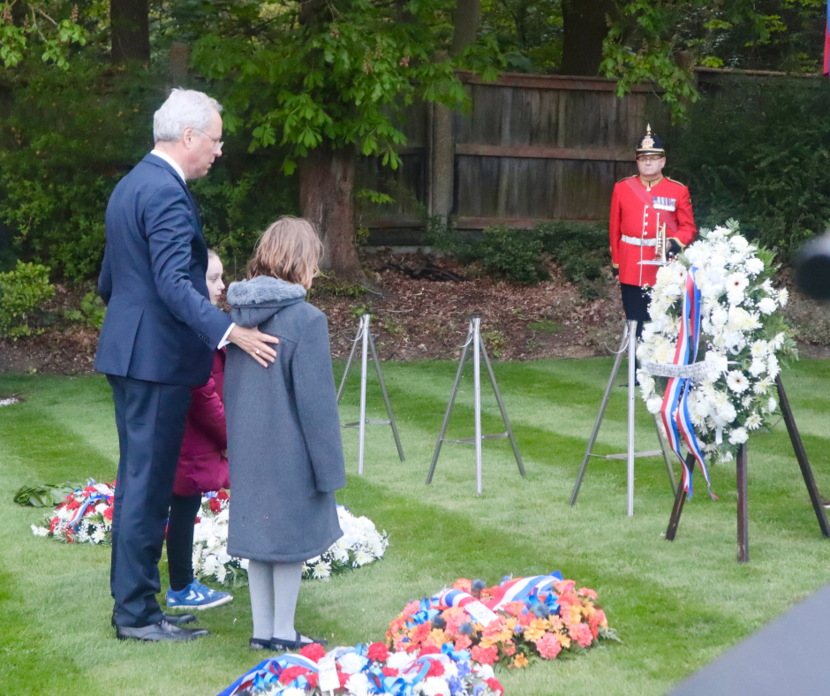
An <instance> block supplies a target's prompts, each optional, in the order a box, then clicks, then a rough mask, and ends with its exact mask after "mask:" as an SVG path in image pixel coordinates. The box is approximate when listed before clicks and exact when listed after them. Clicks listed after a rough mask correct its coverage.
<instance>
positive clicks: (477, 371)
mask: <svg viewBox="0 0 830 696" xmlns="http://www.w3.org/2000/svg"><path fill="white" fill-rule="evenodd" d="M470 344H472V346H473V385H474V386H473V391H474V409H475V436H474V437H465V438H463V439H461V440H448V439H446V438H445V437H444V436H445V435H446V434H447V425H448V424H449V422H450V414H451V413H452V407H453V405H454V404H455V397H456V395H457V394H458V385H459V383H460V382H461V373H462V372H463V371H464V363H465V362H466V360H467V352H468V351H469V349H470ZM462 348H463V350H462V352H461V360H460V362H459V364H458V372H457V373H456V375H455V383H454V384H453V385H452V393H451V394H450V401H449V403H448V404H447V412H446V414H444V423H443V425H442V426H441V434H440V435H438V442H436V443H435V452H434V453H433V455H432V464H431V465H430V467H429V474H427V485H429V484H430V483H432V476H433V474H434V473H435V467H436V466H437V464H438V455H439V454H440V453H441V445H442V444H443V443H444V442H450V443H454V444H457V445H475V447H476V495H481V491H482V484H481V443H482V441H483V440H497V439H503V438H509V439H510V444H511V445H512V446H513V455H514V456H515V458H516V464H518V466H519V473H520V474H521V475H522V478H524V477H525V467H524V464H523V463H522V457H521V455H520V454H519V447H518V445H517V444H516V438H515V437H513V429H512V428H511V427H510V420H509V419H508V417H507V410H506V409H505V407H504V402H503V401H502V399H501V393H500V392H499V387H498V385H497V384H496V376H495V374H493V366H492V365H491V364H490V358H489V357H488V355H487V349H486V348H485V347H484V341H482V340H481V319H480V318H479V317H473V318H472V319H470V327H469V329H468V331H467V340H466V341H465V342H464V345H463V346H462ZM482 357H483V358H484V364H485V365H486V366H487V372H488V373H489V374H490V382H491V384H492V385H493V392H494V393H495V395H496V402H498V405H499V411H501V418H502V420H503V421H504V427H505V432H503V433H496V434H493V435H482V434H481V362H480V358H482Z"/></svg>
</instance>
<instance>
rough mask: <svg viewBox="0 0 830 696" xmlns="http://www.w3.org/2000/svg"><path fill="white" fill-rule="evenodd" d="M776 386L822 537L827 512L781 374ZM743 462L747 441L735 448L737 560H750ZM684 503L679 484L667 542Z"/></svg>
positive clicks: (829, 530)
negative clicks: (736, 453) (736, 451)
mask: <svg viewBox="0 0 830 696" xmlns="http://www.w3.org/2000/svg"><path fill="white" fill-rule="evenodd" d="M775 386H776V388H777V389H778V401H779V403H780V404H781V413H782V414H783V415H784V423H786V425H787V434H788V435H789V436H790V442H791V443H792V446H793V452H794V453H795V458H796V459H797V460H798V466H799V467H800V469H801V475H802V477H803V478H804V485H805V486H806V487H807V493H808V494H809V496H810V502H811V503H812V504H813V510H814V511H815V513H816V519H817V520H818V526H819V529H820V530H821V533H822V535H824V537H830V524H828V523H827V512H826V511H825V509H824V503H823V502H822V500H821V497H820V496H819V492H818V486H816V480H815V478H813V470H812V468H811V467H810V462H809V460H808V459H807V452H806V451H805V450H804V443H803V442H802V441H801V435H799V433H798V427H796V424H795V418H794V416H793V411H792V408H790V400H789V399H788V398H787V392H785V391H784V383H783V382H782V381H781V375H777V376H776V377H775ZM746 464H747V456H746V443H743V444H742V445H741V447H740V449H739V450H738V457H737V462H736V471H737V484H738V563H747V562H748V561H749V514H748V512H749V511H748V508H747V492H748V488H747V466H746ZM686 465H687V466H688V467H689V471H691V470H692V469H694V466H695V459H694V457H693V456H692V455H691V454H689V455H688V456H687V457H686ZM685 502H686V494H685V491H684V490H683V488H682V487H681V488H680V489H678V491H677V494H676V495H675V498H674V507H673V508H672V512H671V517H670V518H669V527H668V529H667V530H666V540H667V541H674V538H675V536H676V535H677V525H678V524H679V523H680V515H681V514H683V504H684V503H685Z"/></svg>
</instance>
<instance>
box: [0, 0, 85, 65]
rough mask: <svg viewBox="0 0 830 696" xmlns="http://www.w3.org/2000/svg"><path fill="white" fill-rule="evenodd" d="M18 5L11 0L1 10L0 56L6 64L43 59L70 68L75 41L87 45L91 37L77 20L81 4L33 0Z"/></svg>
mask: <svg viewBox="0 0 830 696" xmlns="http://www.w3.org/2000/svg"><path fill="white" fill-rule="evenodd" d="M15 5H17V3H16V2H8V0H7V1H6V2H5V3H4V5H3V7H2V10H0V59H2V61H3V63H4V65H5V67H6V68H7V69H9V68H14V67H15V66H17V65H18V64H19V63H20V62H21V61H24V60H27V59H28V60H37V59H40V60H41V61H42V62H44V63H49V64H53V65H56V66H58V67H59V68H66V67H67V66H68V58H69V55H70V49H71V46H72V44H78V45H81V46H83V45H84V44H86V42H87V38H88V35H87V32H86V30H85V29H84V27H83V26H81V25H80V24H78V23H77V21H78V9H77V5H74V6H73V5H71V4H70V3H66V2H32V0H29V1H28V2H26V3H25V4H24V3H22V2H21V3H20V6H18V7H15ZM61 14H63V15H64V17H63V18H61V16H60V15H61Z"/></svg>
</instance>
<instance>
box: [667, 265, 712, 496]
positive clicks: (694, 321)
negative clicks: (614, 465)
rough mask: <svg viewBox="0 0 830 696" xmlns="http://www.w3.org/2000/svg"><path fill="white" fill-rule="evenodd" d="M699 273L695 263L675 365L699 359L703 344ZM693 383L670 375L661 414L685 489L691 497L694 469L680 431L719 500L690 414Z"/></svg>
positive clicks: (687, 286) (690, 276) (710, 492)
mask: <svg viewBox="0 0 830 696" xmlns="http://www.w3.org/2000/svg"><path fill="white" fill-rule="evenodd" d="M696 273H697V268H695V267H692V268H690V269H689V272H688V273H687V274H686V291H685V292H684V294H683V311H682V313H681V316H680V335H679V336H678V339H677V349H676V350H675V353H674V361H673V364H674V365H676V366H686V365H691V364H694V362H695V361H696V360H697V353H698V348H699V346H700V290H699V289H698V287H697V283H696V282H695V274H696ZM691 384H692V380H691V379H690V378H688V377H671V378H670V379H669V383H668V385H667V386H666V393H665V395H664V396H663V405H662V407H661V409H660V415H661V417H662V419H663V425H664V426H665V427H666V434H667V435H668V440H669V447H670V448H671V450H672V452H674V453H675V454H676V455H677V458H678V459H679V460H680V463H681V464H682V465H683V490H684V491H686V493H688V494H689V498H691V497H692V471H691V469H690V468H689V467H688V466H687V465H686V459H685V457H683V455H682V454H681V452H680V444H681V435H682V438H683V441H684V442H685V443H686V446H687V447H688V448H689V452H691V453H692V456H693V457H694V458H695V461H696V462H697V463H698V464H699V465H700V470H701V472H703V478H705V479H706V485H707V488H708V490H709V495H711V496H712V498H713V499H714V500H717V496H715V494H714V493H712V482H711V481H710V479H709V470H708V469H707V467H706V461H705V459H704V457H703V451H702V449H701V447H700V443H699V442H698V441H697V436H696V435H695V430H694V427H693V426H692V422H691V416H690V414H689V403H688V402H689V391H690V388H691Z"/></svg>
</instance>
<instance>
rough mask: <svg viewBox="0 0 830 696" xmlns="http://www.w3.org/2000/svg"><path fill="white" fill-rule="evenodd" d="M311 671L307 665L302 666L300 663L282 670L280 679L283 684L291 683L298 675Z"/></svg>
mask: <svg viewBox="0 0 830 696" xmlns="http://www.w3.org/2000/svg"><path fill="white" fill-rule="evenodd" d="M309 672H310V670H308V669H306V668H305V667H300V666H299V665H295V666H294V667H287V668H285V669H284V670H283V671H282V672H280V681H281V682H282V683H283V684H290V683H291V682H293V681H294V680H295V679H296V678H297V677H302V676H305V675H307V674H308V673H309Z"/></svg>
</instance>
